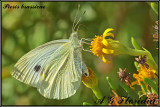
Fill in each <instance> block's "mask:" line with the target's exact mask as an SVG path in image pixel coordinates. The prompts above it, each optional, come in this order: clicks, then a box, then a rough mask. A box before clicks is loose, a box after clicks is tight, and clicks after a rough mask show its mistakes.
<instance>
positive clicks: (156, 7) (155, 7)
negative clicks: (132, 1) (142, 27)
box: [151, 2, 158, 15]
mask: <svg viewBox="0 0 160 107" xmlns="http://www.w3.org/2000/svg"><path fill="white" fill-rule="evenodd" d="M151 7H152V9H153V11H154V12H155V13H156V14H157V15H158V3H156V2H152V3H151Z"/></svg>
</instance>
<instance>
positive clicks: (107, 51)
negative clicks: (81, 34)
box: [102, 48, 114, 54]
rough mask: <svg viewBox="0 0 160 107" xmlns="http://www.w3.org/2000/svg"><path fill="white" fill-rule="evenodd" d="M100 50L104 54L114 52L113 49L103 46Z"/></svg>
mask: <svg viewBox="0 0 160 107" xmlns="http://www.w3.org/2000/svg"><path fill="white" fill-rule="evenodd" d="M102 52H103V53H105V54H113V53H114V50H112V49H105V48H103V49H102Z"/></svg>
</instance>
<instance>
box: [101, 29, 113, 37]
mask: <svg viewBox="0 0 160 107" xmlns="http://www.w3.org/2000/svg"><path fill="white" fill-rule="evenodd" d="M113 30H114V29H112V28H108V29H106V30H105V31H104V33H103V37H104V36H105V35H106V34H108V32H110V31H113ZM108 36H109V35H108ZM110 36H112V37H114V35H113V34H112V33H111V35H110ZM105 37H106V36H105ZM105 37H104V38H105Z"/></svg>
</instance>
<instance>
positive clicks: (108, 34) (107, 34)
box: [103, 33, 114, 39]
mask: <svg viewBox="0 0 160 107" xmlns="http://www.w3.org/2000/svg"><path fill="white" fill-rule="evenodd" d="M106 36H112V37H113V38H114V34H113V33H106V34H103V39H105V37H106Z"/></svg>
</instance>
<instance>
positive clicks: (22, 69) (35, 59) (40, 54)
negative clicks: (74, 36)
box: [11, 39, 69, 87]
mask: <svg viewBox="0 0 160 107" xmlns="http://www.w3.org/2000/svg"><path fill="white" fill-rule="evenodd" d="M68 42H69V40H67V39H64V40H55V41H51V42H48V43H45V44H43V45H41V46H39V47H37V48H35V49H33V50H31V51H30V52H28V53H27V54H25V55H24V56H23V57H21V58H20V59H19V60H18V62H17V63H16V64H15V66H14V68H13V70H12V72H11V75H12V76H13V77H14V78H16V79H18V80H19V81H21V82H24V83H26V84H28V85H31V86H33V87H37V83H38V81H39V76H40V73H41V72H42V70H43V67H44V65H45V64H46V62H47V60H48V59H50V57H51V55H52V54H54V52H56V51H57V50H58V49H60V48H61V47H63V45H64V44H65V43H68Z"/></svg>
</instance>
